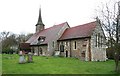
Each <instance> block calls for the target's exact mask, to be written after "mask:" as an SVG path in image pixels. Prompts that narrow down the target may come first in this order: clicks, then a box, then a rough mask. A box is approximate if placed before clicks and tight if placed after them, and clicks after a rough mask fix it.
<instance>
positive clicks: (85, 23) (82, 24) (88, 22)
mask: <svg viewBox="0 0 120 76" xmlns="http://www.w3.org/2000/svg"><path fill="white" fill-rule="evenodd" d="M94 22H96V21H92V22H88V23H84V24H80V25H77V26H73V27H71V28H75V27H79V26H84V25H88V24H91V23H94Z"/></svg>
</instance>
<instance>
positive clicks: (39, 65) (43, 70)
mask: <svg viewBox="0 0 120 76" xmlns="http://www.w3.org/2000/svg"><path fill="white" fill-rule="evenodd" d="M18 61H19V55H17V54H14V55H7V54H3V55H2V73H3V74H115V72H114V68H115V64H114V61H113V60H108V61H106V62H90V61H88V62H86V61H80V60H79V59H76V58H64V57H43V56H33V61H34V62H33V63H25V64H19V63H18Z"/></svg>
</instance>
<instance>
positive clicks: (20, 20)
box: [0, 0, 107, 34]
mask: <svg viewBox="0 0 120 76" xmlns="http://www.w3.org/2000/svg"><path fill="white" fill-rule="evenodd" d="M104 1H107V0H1V1H0V32H2V31H10V32H13V33H17V34H20V33H34V32H35V25H36V23H37V21H38V15H39V8H40V7H41V13H42V20H43V23H44V24H45V28H48V27H51V26H53V25H55V24H60V23H63V22H66V21H67V22H68V24H69V25H70V26H71V27H73V26H77V25H80V24H84V23H88V22H91V21H94V17H95V16H96V14H95V9H96V7H97V6H100V4H101V2H104Z"/></svg>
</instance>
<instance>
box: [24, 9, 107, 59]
mask: <svg viewBox="0 0 120 76" xmlns="http://www.w3.org/2000/svg"><path fill="white" fill-rule="evenodd" d="M35 26H36V32H35V33H34V35H33V36H32V37H31V38H30V39H28V40H27V41H26V43H30V47H31V51H32V52H33V53H34V55H38V56H54V55H58V56H64V57H75V58H78V59H80V60H85V61H106V47H105V45H104V43H105V42H106V39H105V35H104V32H103V29H102V27H101V24H100V21H99V20H97V21H93V22H90V23H85V24H82V25H78V26H75V27H70V26H69V24H68V23H67V22H63V23H60V24H58V25H54V26H52V27H49V28H46V29H45V26H46V25H44V24H43V22H42V17H41V9H39V17H38V22H37V24H36V25H35Z"/></svg>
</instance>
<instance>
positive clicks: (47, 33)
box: [26, 22, 67, 45]
mask: <svg viewBox="0 0 120 76" xmlns="http://www.w3.org/2000/svg"><path fill="white" fill-rule="evenodd" d="M66 23H67V22H64V23H61V24H58V25H54V26H52V27H50V28H47V29H44V30H43V31H41V32H37V33H35V34H34V35H33V36H32V37H31V38H30V39H29V40H28V41H26V43H30V44H31V45H36V44H37V43H38V38H39V37H40V36H44V37H45V41H44V42H43V43H41V44H47V43H48V42H50V41H52V40H54V38H55V36H56V35H57V34H58V32H59V31H60V29H61V28H62V27H63V26H64V25H65V24H66Z"/></svg>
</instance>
